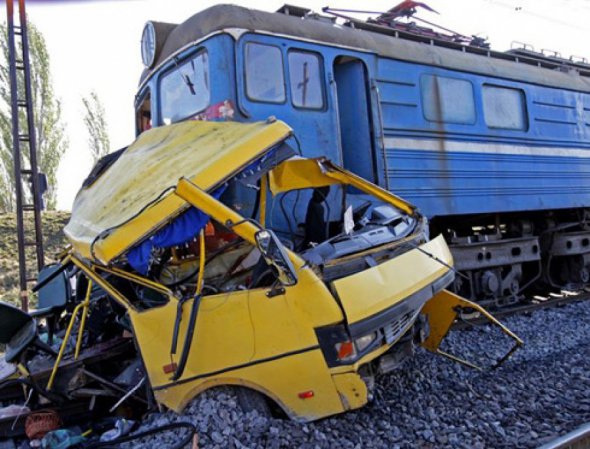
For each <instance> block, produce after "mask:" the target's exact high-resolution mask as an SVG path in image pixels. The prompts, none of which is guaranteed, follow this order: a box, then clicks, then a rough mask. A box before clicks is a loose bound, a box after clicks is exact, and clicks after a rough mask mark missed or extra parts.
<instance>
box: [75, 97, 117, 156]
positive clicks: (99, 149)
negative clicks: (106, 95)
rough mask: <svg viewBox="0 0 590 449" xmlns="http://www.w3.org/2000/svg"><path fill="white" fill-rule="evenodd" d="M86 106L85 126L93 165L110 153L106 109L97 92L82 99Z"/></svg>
mask: <svg viewBox="0 0 590 449" xmlns="http://www.w3.org/2000/svg"><path fill="white" fill-rule="evenodd" d="M82 104H83V105H84V125H86V130H87V131H88V145H89V147H90V153H91V155H92V165H94V164H96V163H97V162H98V160H99V159H101V158H102V157H103V156H106V155H107V154H108V153H109V151H110V146H111V144H110V141H109V135H108V133H107V123H106V119H105V112H104V107H103V105H102V103H101V101H100V99H99V98H98V95H97V94H96V92H94V91H92V92H90V95H89V96H88V97H82Z"/></svg>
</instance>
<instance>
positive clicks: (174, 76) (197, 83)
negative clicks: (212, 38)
mask: <svg viewBox="0 0 590 449" xmlns="http://www.w3.org/2000/svg"><path fill="white" fill-rule="evenodd" d="M209 97H210V87H209V61H208V57H207V52H204V51H203V52H201V53H198V54H197V55H196V56H193V57H192V58H190V59H188V60H187V61H185V62H183V63H182V64H180V65H178V66H176V67H174V68H173V69H172V70H170V71H169V72H167V73H166V74H164V76H163V77H162V79H161V80H160V101H161V104H162V106H161V108H160V113H161V117H162V122H163V123H164V124H170V123H174V122H178V121H179V120H182V119H185V118H188V117H191V116H193V115H195V114H196V113H197V112H200V111H202V110H203V109H205V108H206V107H207V106H208V105H209Z"/></svg>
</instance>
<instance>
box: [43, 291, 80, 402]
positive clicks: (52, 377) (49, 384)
mask: <svg viewBox="0 0 590 449" xmlns="http://www.w3.org/2000/svg"><path fill="white" fill-rule="evenodd" d="M85 307H88V304H86V300H84V301H82V302H81V303H79V304H78V305H76V307H74V311H73V312H72V317H71V318H70V322H69V324H68V327H67V329H66V333H65V335H64V337H63V341H62V342H61V345H60V347H59V352H58V354H57V358H56V359H55V363H54V364H53V369H52V370H51V375H50V376H49V381H48V382H47V390H51V388H53V383H54V382H55V375H56V374H57V370H58V368H59V364H60V363H61V361H62V359H63V356H64V353H65V351H66V347H67V345H68V341H69V340H70V336H71V335H72V329H73V328H74V323H75V322H76V318H77V316H78V312H80V310H81V309H83V308H85Z"/></svg>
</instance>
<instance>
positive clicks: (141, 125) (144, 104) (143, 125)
mask: <svg viewBox="0 0 590 449" xmlns="http://www.w3.org/2000/svg"><path fill="white" fill-rule="evenodd" d="M136 127H137V134H141V133H142V132H144V131H147V130H148V129H150V128H151V127H152V99H151V94H150V91H149V90H148V91H147V93H145V94H144V95H143V97H142V99H141V100H140V102H139V107H138V108H137V114H136Z"/></svg>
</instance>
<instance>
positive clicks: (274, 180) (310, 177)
mask: <svg viewBox="0 0 590 449" xmlns="http://www.w3.org/2000/svg"><path fill="white" fill-rule="evenodd" d="M322 160H324V159H304V158H294V159H289V160H287V161H284V162H282V163H281V164H279V165H278V166H277V167H275V168H274V169H273V170H272V171H271V172H270V174H269V178H270V183H269V185H270V190H271V191H272V193H273V195H278V194H279V193H283V192H288V191H290V190H300V189H313V188H316V187H325V186H331V185H335V184H339V183H340V182H339V181H337V180H335V179H332V178H330V177H328V176H327V175H326V173H325V170H324V169H323V168H322V166H321V165H320V161H322Z"/></svg>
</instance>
